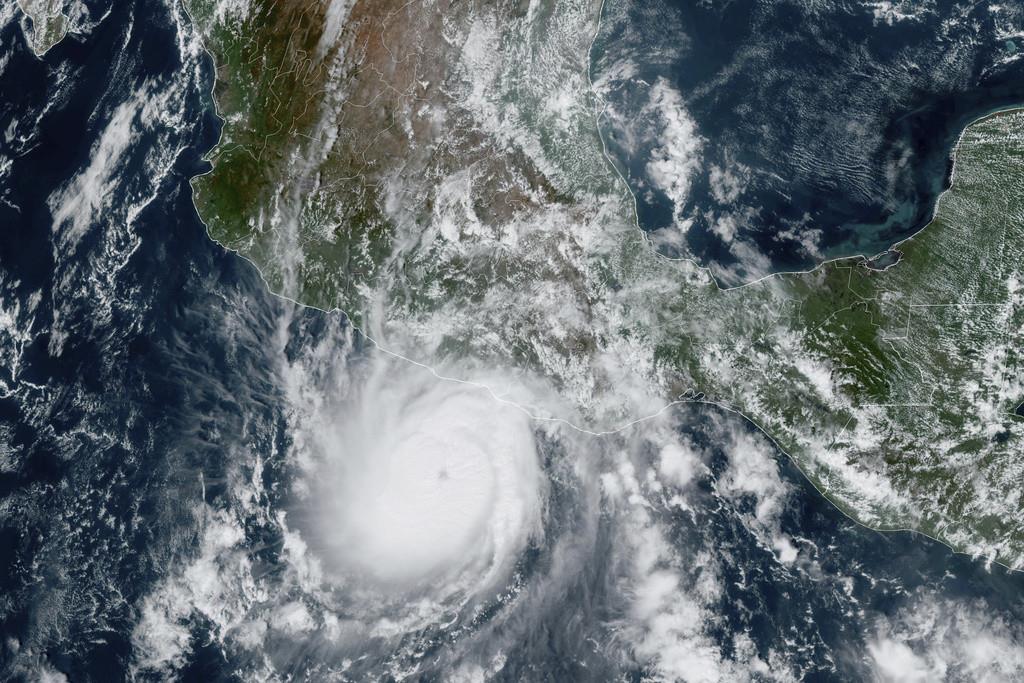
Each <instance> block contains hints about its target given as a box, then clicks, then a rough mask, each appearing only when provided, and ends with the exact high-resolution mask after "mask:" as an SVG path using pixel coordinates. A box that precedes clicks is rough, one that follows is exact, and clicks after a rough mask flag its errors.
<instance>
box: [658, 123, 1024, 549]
mask: <svg viewBox="0 0 1024 683" xmlns="http://www.w3.org/2000/svg"><path fill="white" fill-rule="evenodd" d="M1022 134H1024V114H1022V113H1019V112H1013V113H1006V114H1002V115H996V116H992V117H990V118H987V119H985V120H983V121H979V122H977V123H975V124H974V125H972V126H971V127H970V128H968V130H967V131H966V132H965V134H964V136H963V139H962V141H961V143H960V146H959V148H958V151H957V159H956V174H955V181H954V185H953V187H952V189H951V190H950V191H948V192H947V193H946V194H944V195H943V196H942V198H941V199H940V201H939V206H938V211H937V215H936V218H935V220H934V221H933V222H932V223H931V224H930V225H929V226H928V227H927V228H926V229H925V230H924V231H922V232H921V233H919V234H918V235H917V236H915V237H914V238H912V239H910V240H908V241H906V242H903V243H902V244H901V245H899V250H900V251H901V252H902V253H903V257H902V259H901V260H900V262H899V263H898V264H896V265H895V266H893V267H891V268H889V269H887V270H884V271H877V270H872V269H870V268H868V267H866V265H865V261H864V260H863V259H861V258H856V259H848V260H840V261H836V262H833V263H829V264H826V265H824V266H821V267H820V268H818V269H817V270H815V271H813V272H811V273H807V274H799V275H781V276H776V277H773V278H770V279H768V280H766V281H763V282H761V283H757V284H755V285H752V286H749V287H745V288H742V289H737V290H731V291H727V292H718V293H715V294H714V295H712V298H714V299H719V300H720V301H718V302H717V305H711V306H708V307H707V308H705V307H704V306H703V304H696V305H693V306H687V307H685V308H681V309H680V310H681V311H687V310H688V311H690V312H691V313H692V314H693V317H692V320H693V321H697V320H700V317H699V316H704V315H708V314H709V313H710V311H709V309H715V308H717V307H718V306H721V310H720V312H719V313H718V316H720V317H719V318H718V319H720V320H722V322H721V323H720V326H719V329H718V330H717V331H716V333H717V335H720V336H719V338H718V340H715V339H712V338H709V337H708V335H700V336H699V337H697V338H698V339H699V341H697V342H695V341H694V336H693V335H686V334H685V331H686V328H685V326H681V327H678V328H676V334H674V335H673V334H672V333H671V332H670V333H669V338H668V339H667V340H664V341H663V342H662V344H661V345H660V346H659V351H658V353H659V356H660V358H661V359H662V362H663V363H665V364H666V365H667V366H669V367H671V368H673V369H677V370H678V371H679V373H680V375H681V376H682V377H684V378H686V380H688V381H693V382H694V385H695V387H697V388H699V389H700V390H702V391H705V392H706V393H707V394H708V397H709V399H711V400H714V401H718V402H721V403H724V404H727V405H729V406H733V407H736V408H737V409H739V410H741V411H742V412H743V413H744V414H746V415H748V416H749V417H750V418H751V419H753V420H754V421H755V422H757V423H758V424H759V425H761V426H762V427H763V428H764V429H765V431H767V433H768V434H770V435H771V436H773V437H774V438H775V439H776V440H777V441H778V442H779V443H780V444H781V445H782V446H783V448H784V449H786V450H787V451H789V452H790V453H791V454H792V455H793V456H794V457H795V458H796V459H797V462H798V463H800V464H801V465H802V466H803V467H804V469H805V471H806V472H807V473H808V474H809V476H811V478H812V480H814V481H815V482H816V484H818V486H819V487H820V488H822V490H824V491H825V492H826V493H827V494H828V495H829V496H830V497H831V498H832V499H833V500H834V501H835V502H836V503H837V504H839V505H840V506H841V507H843V508H844V509H845V510H847V511H849V512H850V513H851V514H853V515H854V516H855V517H857V518H858V519H860V520H862V521H865V522H867V523H869V524H872V525H875V526H881V527H888V528H915V529H919V530H921V531H924V532H926V533H929V534H930V535H933V536H936V537H939V538H942V539H944V540H946V541H948V542H950V543H951V544H952V545H954V546H955V547H957V548H960V549H965V550H970V551H976V552H984V553H986V554H990V555H993V556H998V557H999V558H1001V559H1002V560H1004V561H1006V562H1007V563H1010V564H1015V565H1019V564H1020V563H1021V558H1022V557H1024V528H1022V524H1021V519H1022V515H1021V513H1022V512H1024V486H1022V482H1024V461H1022V460H1021V458H1020V457H1019V456H1020V453H1021V452H1022V441H1021V438H1022V429H1021V427H1022V425H1021V418H1020V417H1018V416H1016V415H1015V414H1014V409H1015V407H1016V406H1017V405H1018V404H1019V403H1020V402H1021V399H1022V394H1024V383H1022V381H1021V367H1020V358H1019V356H1020V349H1021V348H1022V343H1024V339H1022V324H1024V311H1022V299H1021V293H1020V284H1021V272H1020V270H1021V265H1022V264H1024V200H1022V197H1024V135H1022ZM698 309H702V310H701V312H700V314H698V313H697V310H698ZM709 319H711V320H714V319H715V317H711V318H709ZM687 322H688V324H694V323H693V322H691V321H690V320H688V321H687Z"/></svg>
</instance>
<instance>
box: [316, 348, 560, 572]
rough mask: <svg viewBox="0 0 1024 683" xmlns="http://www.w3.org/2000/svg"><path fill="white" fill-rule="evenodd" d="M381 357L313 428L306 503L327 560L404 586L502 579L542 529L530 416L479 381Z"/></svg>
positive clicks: (333, 565)
mask: <svg viewBox="0 0 1024 683" xmlns="http://www.w3.org/2000/svg"><path fill="white" fill-rule="evenodd" d="M375 363H376V365H375V366H374V367H373V368H372V369H371V371H370V376H369V377H368V379H367V381H366V382H365V384H364V385H363V386H361V387H359V388H358V389H357V390H356V391H354V392H353V396H352V397H350V398H349V400H346V401H344V402H342V403H341V405H338V406H325V407H324V408H323V409H322V411H321V412H320V413H319V414H317V415H314V416H311V421H310V422H309V423H307V425H306V426H307V427H308V428H309V429H310V430H312V438H311V439H309V440H308V443H309V444H310V446H311V448H312V449H313V451H314V452H313V453H312V457H311V459H309V460H308V461H307V462H308V472H307V474H308V480H307V486H308V490H309V493H308V495H307V496H306V499H307V501H308V504H309V505H310V506H311V509H312V511H313V514H312V517H313V520H314V522H313V533H314V536H315V538H316V539H317V544H318V545H319V546H320V548H321V549H322V550H324V551H325V554H326V558H327V559H326V561H327V563H328V565H330V567H329V568H331V569H333V570H335V571H339V572H346V573H355V574H358V575H360V576H361V577H363V578H368V579H371V580H373V581H376V582H382V583H385V584H389V585H395V584H398V585H401V586H413V585H417V584H420V583H422V582H425V581H431V580H434V579H437V578H439V577H441V576H444V577H451V576H452V575H455V574H459V573H461V572H463V571H467V570H471V571H473V572H474V573H475V575H476V576H477V577H479V578H480V580H482V581H484V583H490V582H491V581H493V580H495V579H498V578H499V574H500V573H501V572H502V571H503V570H505V569H507V568H508V566H509V565H510V564H511V563H512V562H514V560H515V558H516V557H517V556H518V554H519V552H520V551H521V550H522V549H523V547H524V545H525V544H526V542H527V541H528V539H529V538H530V537H531V536H532V535H534V534H535V533H537V532H538V530H539V528H540V517H541V512H542V509H543V477H542V474H541V470H540V466H539V463H538V459H537V452H536V448H535V445H534V434H533V430H532V426H531V424H530V421H529V418H528V417H527V416H526V414H525V413H523V412H522V411H520V410H517V409H515V408H512V407H506V406H502V405H500V404H498V403H496V402H495V401H494V400H493V399H492V398H491V397H490V396H489V395H488V394H487V393H485V392H484V391H483V390H481V389H479V388H477V387H475V386H473V385H469V384H461V383H454V382H439V381H438V380H437V379H436V378H435V377H434V376H432V375H430V374H429V373H426V372H423V371H422V370H419V369H417V368H411V369H410V367H409V366H408V365H406V364H402V365H398V364H396V363H391V362H389V361H388V360H386V359H384V360H378V361H375ZM335 411H337V412H335Z"/></svg>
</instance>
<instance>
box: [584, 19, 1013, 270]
mask: <svg viewBox="0 0 1024 683" xmlns="http://www.w3.org/2000/svg"><path fill="white" fill-rule="evenodd" d="M880 11H881V10H879V9H878V7H877V6H876V5H872V4H864V5H854V4H851V3H840V2H834V3H832V2H830V3H799V2H780V3H771V2H754V1H753V0H741V1H738V2H730V3H724V4H720V3H693V2H683V1H679V0H656V1H655V2H644V3H640V2H632V1H630V0H609V2H607V3H606V4H605V8H604V20H603V24H602V30H601V32H600V34H599V36H598V38H597V40H596V42H595V46H594V50H593V52H592V55H591V57H592V74H593V77H594V79H595V81H596V82H598V83H603V87H604V91H605V95H606V100H607V102H608V105H609V115H608V116H605V117H604V118H603V119H602V131H603V134H604V136H605V139H606V141H607V143H608V149H609V152H610V153H611V155H612V158H613V159H614V161H615V163H616V165H617V166H618V167H619V169H620V170H621V171H622V172H623V174H624V175H625V176H626V177H627V179H628V180H629V183H630V185H631V187H632V188H633V191H634V194H635V195H636V197H637V212H638V218H639V222H640V225H641V227H642V228H643V229H644V230H646V231H648V232H650V233H651V234H652V235H654V236H655V237H657V238H659V241H660V244H661V248H662V249H663V250H664V251H665V252H666V253H669V254H670V255H673V256H692V257H694V258H695V259H696V260H698V261H699V262H701V263H703V264H705V265H709V266H711V267H712V270H713V272H714V273H715V275H716V276H717V277H718V279H719V280H720V282H722V283H723V284H730V285H731V284H741V283H742V282H745V281H749V280H751V279H756V278H757V277H760V276H763V275H765V274H767V273H770V272H775V271H788V270H801V269H806V268H808V267H810V266H812V265H814V264H815V263H817V262H820V261H821V260H823V259H825V258H835V257H839V256H848V255H854V254H865V255H868V256H870V255H873V254H875V253H878V252H880V251H884V250H885V249H886V248H888V247H889V246H890V245H892V244H893V243H894V242H897V241H899V240H901V239H904V238H906V237H908V236H909V235H911V234H913V233H914V232H916V231H917V230H919V229H920V228H921V227H923V226H924V225H925V224H926V223H927V222H928V220H929V219H930V217H931V215H932V211H933V210H934V206H935V201H936V199H937V197H938V196H939V194H940V192H941V191H942V190H943V189H944V188H945V187H947V186H948V182H949V176H950V170H951V161H950V153H951V150H952V148H953V146H954V145H955V143H956V141H957V139H958V138H959V135H960V132H961V131H962V130H963V128H964V127H965V126H966V125H967V124H968V123H969V122H971V121H972V120H974V119H976V118H978V117H980V116H982V115H984V114H986V113H989V112H992V111H994V110H998V109H1001V108H1005V107H1007V106H1011V105H1016V104H1019V103H1022V102H1024V60H1018V59H1013V58H1014V57H1015V56H1016V54H1017V53H1016V49H1015V47H1014V46H1013V45H1011V44H1010V43H1008V42H1007V41H1006V39H1005V38H1004V37H1003V36H1005V35H1006V34H1007V33H1012V32H1013V31H1019V30H1022V29H1024V12H1022V10H1021V8H1020V7H1018V6H1008V5H997V4H995V3H993V4H988V3H978V4H976V5H973V6H971V8H970V9H969V10H968V11H966V13H964V12H963V11H962V8H960V7H959V5H958V4H957V3H954V2H949V1H942V2H937V3H934V4H932V5H930V6H929V7H928V8H924V9H921V8H918V9H917V10H915V11H914V13H913V15H912V16H909V17H904V18H902V19H901V18H899V17H892V16H888V15H885V14H879V12H880ZM627 65H628V68H624V67H626V66H627ZM622 74H628V75H627V76H626V77H623V76H622ZM659 84H660V85H659ZM658 88H661V89H662V91H664V89H665V88H668V89H671V91H672V92H674V93H676V94H677V95H678V100H679V101H678V106H679V108H681V110H682V111H683V112H685V113H684V114H683V117H684V118H688V119H689V121H690V123H691V124H692V129H691V130H689V131H688V132H687V134H686V137H688V138H699V143H697V145H696V146H697V148H696V149H690V150H688V151H687V152H686V153H685V154H683V155H682V156H683V157H684V158H685V160H686V163H687V164H689V166H690V168H689V170H688V171H687V172H686V173H685V174H684V175H685V177H686V182H685V185H687V188H686V190H685V191H684V192H682V194H681V195H679V196H671V195H672V192H671V191H667V190H665V188H664V185H665V183H664V182H661V183H659V179H658V177H656V176H657V173H656V172H655V171H653V170H652V166H651V162H652V161H657V160H658V159H660V158H667V157H669V156H671V150H669V143H670V141H671V140H672V139H673V138H676V139H678V138H679V137H680V135H679V133H678V130H679V126H678V125H677V124H675V125H676V129H677V130H676V132H671V131H669V130H668V128H667V126H668V124H667V123H666V119H665V118H664V116H661V115H660V114H659V108H661V109H663V108H664V99H662V100H661V105H655V104H652V102H653V100H654V99H655V95H654V94H655V93H656V92H657V90H658ZM666 150H669V153H666ZM679 166H680V168H682V167H683V164H679Z"/></svg>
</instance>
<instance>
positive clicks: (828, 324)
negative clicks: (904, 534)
mask: <svg viewBox="0 0 1024 683" xmlns="http://www.w3.org/2000/svg"><path fill="white" fill-rule="evenodd" d="M187 4H188V7H189V9H190V12H191V13H192V16H193V18H194V20H195V25H196V28H197V30H198V31H199V32H200V34H201V35H202V37H203V39H204V41H205V44H206V46H207V47H208V49H209V51H210V52H211V54H212V55H213V59H214V62H215V64H216V79H217V80H216V87H215V89H214V93H213V96H214V98H215V101H216V105H217V107H218V111H219V113H220V115H221V116H222V117H223V119H224V129H223V134H222V138H221V141H220V143H219V145H218V146H217V148H216V149H215V150H214V151H213V152H212V154H211V157H210V159H211V161H212V162H213V170H212V171H211V172H210V173H209V174H207V175H204V176H201V177H199V178H197V179H195V181H194V189H195V200H196V205H197V208H198V210H199V213H200V215H201V217H202V218H203V220H204V221H205V222H206V224H207V226H208V228H209V231H210V235H211V236H212V237H213V238H214V239H216V240H217V241H219V242H221V243H223V244H224V245H226V246H228V247H230V248H232V249H235V250H237V251H238V252H239V253H240V254H241V255H243V256H244V257H246V258H248V259H250V260H251V261H252V262H253V263H254V264H256V266H257V267H258V268H259V269H260V271H261V272H262V273H263V274H264V276H265V277H266V279H267V281H268V283H269V285H270V287H271V288H272V289H273V290H274V291H276V292H278V293H280V294H282V295H284V296H287V297H289V298H292V299H295V300H297V301H299V302H301V303H303V304H307V305H311V306H316V307H318V308H323V309H339V310H341V311H344V312H345V313H346V314H347V315H348V316H350V318H351V319H352V321H353V322H354V323H355V324H356V325H357V326H359V327H360V328H361V329H362V330H363V331H364V332H365V333H366V335H367V336H369V337H370V338H372V339H373V340H374V341H375V342H376V343H377V344H379V345H380V346H381V347H383V348H386V349H387V350H388V351H390V352H393V353H398V354H401V355H403V356H405V357H407V358H409V359H412V360H414V361H416V362H419V363H423V364H425V365H429V366H431V367H434V368H439V373H441V374H447V375H449V376H460V373H468V372H469V370H468V369H467V368H473V367H476V368H487V367H503V368H509V369H511V370H512V371H514V372H517V373H520V374H521V375H522V376H524V377H528V378H531V381H534V382H536V383H539V384H543V385H544V386H550V387H552V391H553V393H554V394H555V395H557V396H558V397H559V399H558V400H554V399H551V400H548V399H543V398H538V399H537V401H536V403H535V404H531V405H530V406H527V407H528V409H530V410H531V411H532V412H534V414H536V415H538V416H541V417H557V418H560V419H565V420H569V421H571V422H573V423H574V424H576V425H578V426H580V427H581V428H583V429H587V430H589V431H593V432H598V433H600V432H605V431H617V430H621V429H622V427H623V426H624V425H627V424H629V423H632V422H635V421H636V420H637V419H638V418H643V417H646V416H650V415H653V414H656V413H657V412H658V410H659V408H660V407H662V406H664V405H665V404H666V403H668V402H672V401H679V400H699V401H704V402H709V403H714V404H717V405H719V406H724V407H726V408H729V409H731V410H734V411H736V412H739V413H741V414H742V415H744V416H746V417H747V418H748V419H750V420H751V421H753V422H754V423H756V424H757V425H758V426H759V427H760V428H761V429H763V430H764V431H765V432H766V433H767V434H768V435H770V436H771V437H772V438H773V439H774V440H775V441H776V442H777V443H778V444H779V446H780V447H781V448H782V449H783V450H784V451H785V452H786V453H788V454H789V455H790V456H791V457H792V458H793V459H794V460H795V462H796V463H797V464H798V465H799V466H800V467H801V469H802V470H803V471H804V472H805V473H806V475H807V476H808V477H809V478H810V480H811V481H812V482H814V483H815V485H816V486H817V487H818V488H819V489H820V490H821V491H822V492H823V493H824V494H825V495H826V496H827V497H828V498H829V499H830V500H832V501H833V502H834V503H835V504H836V505H838V506H839V507H840V508H841V509H843V510H844V511H846V512H847V513H848V514H850V515H851V516H852V517H854V518H855V519H857V520H859V521H861V522H863V523H865V524H868V525H870V526H872V527H876V528H910V529H915V530H918V531H921V532H923V533H927V534H929V535H931V536H934V537H936V538H939V539H941V540H943V541H944V542H946V543H948V544H950V545H951V546H952V547H954V548H956V549H958V550H962V551H965V552H970V553H973V554H976V555H981V556H985V557H987V558H990V559H992V560H997V561H999V562H1002V563H1005V564H1007V565H1009V566H1012V567H1016V568H1020V567H1024V515H1022V514H1021V513H1022V511H1024V491H1022V488H1021V486H1020V482H1021V481H1022V480H1024V462H1021V460H1020V458H1019V457H1017V454H1019V453H1020V452H1021V439H1022V436H1024V433H1022V432H1024V425H1022V423H1021V418H1020V417H1019V416H1017V415H1015V414H1014V408H1015V407H1016V406H1017V405H1018V404H1020V403H1021V401H1022V399H1024V386H1022V383H1021V380H1020V379H1019V378H1020V376H1021V373H1020V367H1019V352H1018V349H1020V348H1022V341H1024V340H1022V338H1021V337H1022V329H1024V328H1022V322H1024V312H1022V305H1024V296H1022V293H1021V282H1022V275H1021V273H1020V269H1021V264H1024V234H1022V233H1024V200H1022V199H1021V197H1022V196H1024V171H1022V168H1024V164H1022V161H1024V139H1022V135H1021V132H1022V131H1024V114H1022V113H1020V112H1006V113H1003V114H1000V115H997V116H991V117H988V118H985V119H983V120H981V121H978V122H976V123H975V124H973V125H972V126H970V127H969V128H968V129H967V130H966V131H965V133H964V135H963V138H962V140H961V142H960V144H959V145H958V147H957V150H956V166H955V174H954V178H953V185H952V188H951V189H950V190H949V191H947V192H946V193H945V194H944V195H942V197H941V199H940V200H939V202H938V206H937V209H936V216H935V219H934V220H933V221H932V223H931V224H930V225H929V226H927V228H926V229H925V230H923V231H922V232H921V233H919V234H918V235H916V236H914V237H913V238H912V239H910V240H907V241H905V242H903V243H901V244H900V245H898V250H899V252H901V254H902V256H901V258H899V259H898V262H896V263H895V264H892V265H890V266H889V267H888V268H884V269H879V268H878V267H877V264H874V263H870V262H869V261H868V260H867V259H865V258H863V257H854V258H849V259H844V260H838V261H833V262H829V263H826V264H824V265H822V266H820V267H818V268H816V269H814V270H813V271H811V272H808V273H799V274H785V275H776V276H772V277H768V278H765V279H763V280H760V281H758V282H755V283H752V284H750V285H748V286H744V287H741V288H737V289H730V290H722V289H721V288H719V287H718V286H717V284H716V283H715V281H714V280H713V279H712V278H711V277H710V275H708V273H707V272H706V271H705V270H703V269H701V268H699V267H697V266H696V265H694V264H693V263H691V262H689V261H672V260H669V259H666V258H664V257H663V256H660V255H659V254H658V253H657V252H656V251H655V250H654V249H653V247H652V246H651V244H650V243H649V242H648V241H647V240H646V239H645V237H644V235H643V233H642V232H641V231H640V230H639V229H638V228H637V225H636V217H635V207H634V205H633V201H632V196H631V195H630V194H629V192H628V190H627V189H626V188H625V186H624V185H623V184H622V182H621V179H620V178H619V177H618V176H617V175H616V174H615V172H614V169H613V167H612V165H611V164H610V162H609V161H608V159H607V158H606V157H605V154H604V149H603V145H602V140H601V137H600V135H599V131H598V126H597V121H598V117H599V116H600V115H601V101H600V90H601V84H600V83H591V82H590V72H589V56H588V50H589V47H590V39H591V38H592V37H593V36H594V35H595V32H596V30H597V21H598V16H599V10H600V2H599V1H598V0H566V1H563V2H557V3H551V4H543V3H527V2H520V1H518V0H517V1H512V0H506V1H504V2H496V3H491V4H489V5H488V6H487V7H476V6H474V5H473V4H471V3H457V2H445V1H443V0H438V1H436V2H423V3H407V2H391V1H384V2H367V1H363V0H355V1H354V2H351V3H349V2H344V1H343V0H338V1H335V2H331V3H321V2H310V1H308V0H307V1H306V2H291V3H283V4H282V3H275V2H269V1H259V2H254V3H252V4H250V5H247V6H243V5H241V4H238V3H231V2H223V3H217V2H213V1H211V0H189V1H188V3H187ZM495 391H496V392H500V391H501V389H500V388H495ZM541 395H545V394H543V392H542V391H541V392H540V393H539V394H538V396H541ZM637 438H642V432H641V433H640V435H639V436H638V437H637Z"/></svg>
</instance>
